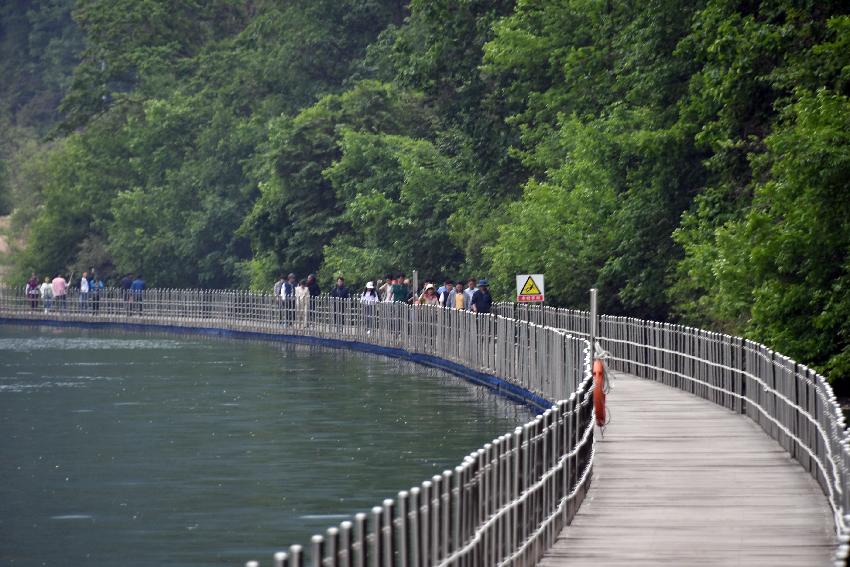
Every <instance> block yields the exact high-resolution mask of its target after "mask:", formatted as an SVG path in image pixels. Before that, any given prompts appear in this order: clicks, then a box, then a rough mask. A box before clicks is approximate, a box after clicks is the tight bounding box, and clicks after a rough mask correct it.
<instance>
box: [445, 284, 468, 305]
mask: <svg viewBox="0 0 850 567" xmlns="http://www.w3.org/2000/svg"><path fill="white" fill-rule="evenodd" d="M449 301H450V303H451V306H452V307H453V308H454V309H458V310H461V309H464V303H465V299H464V294H463V282H462V281H460V280H458V282H457V283H456V284H455V288H454V290H452V293H451V295H450V296H449Z"/></svg>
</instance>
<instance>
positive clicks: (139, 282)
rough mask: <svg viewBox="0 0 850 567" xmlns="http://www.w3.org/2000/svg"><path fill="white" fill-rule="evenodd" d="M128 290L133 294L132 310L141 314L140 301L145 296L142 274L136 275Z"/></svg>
mask: <svg viewBox="0 0 850 567" xmlns="http://www.w3.org/2000/svg"><path fill="white" fill-rule="evenodd" d="M130 290H131V291H132V292H133V309H134V310H135V311H138V312H139V314H141V313H142V299H143V298H144V296H145V280H144V279H142V274H137V275H136V279H134V280H133V283H132V284H130Z"/></svg>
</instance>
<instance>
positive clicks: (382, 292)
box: [378, 274, 393, 303]
mask: <svg viewBox="0 0 850 567" xmlns="http://www.w3.org/2000/svg"><path fill="white" fill-rule="evenodd" d="M392 288H393V275H392V274H387V275H385V276H384V281H383V283H382V282H381V280H378V295H379V297H380V299H381V301H386V302H387V303H389V302H390V301H392V300H393V293H392Z"/></svg>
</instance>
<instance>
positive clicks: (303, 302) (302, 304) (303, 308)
mask: <svg viewBox="0 0 850 567" xmlns="http://www.w3.org/2000/svg"><path fill="white" fill-rule="evenodd" d="M309 308H310V288H309V287H307V280H301V281H300V282H299V284H298V287H296V288H295V312H296V313H297V318H298V322H299V323H300V324H301V325H302V326H305V327H306V326H307V313H308V310H309Z"/></svg>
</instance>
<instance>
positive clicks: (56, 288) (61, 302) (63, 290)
mask: <svg viewBox="0 0 850 567" xmlns="http://www.w3.org/2000/svg"><path fill="white" fill-rule="evenodd" d="M50 285H51V287H52V288H53V303H54V304H55V305H56V307H57V308H59V310H61V311H65V307H66V305H65V295H66V294H67V293H68V282H66V281H65V278H63V277H62V274H56V277H55V278H53V281H52V282H50Z"/></svg>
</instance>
